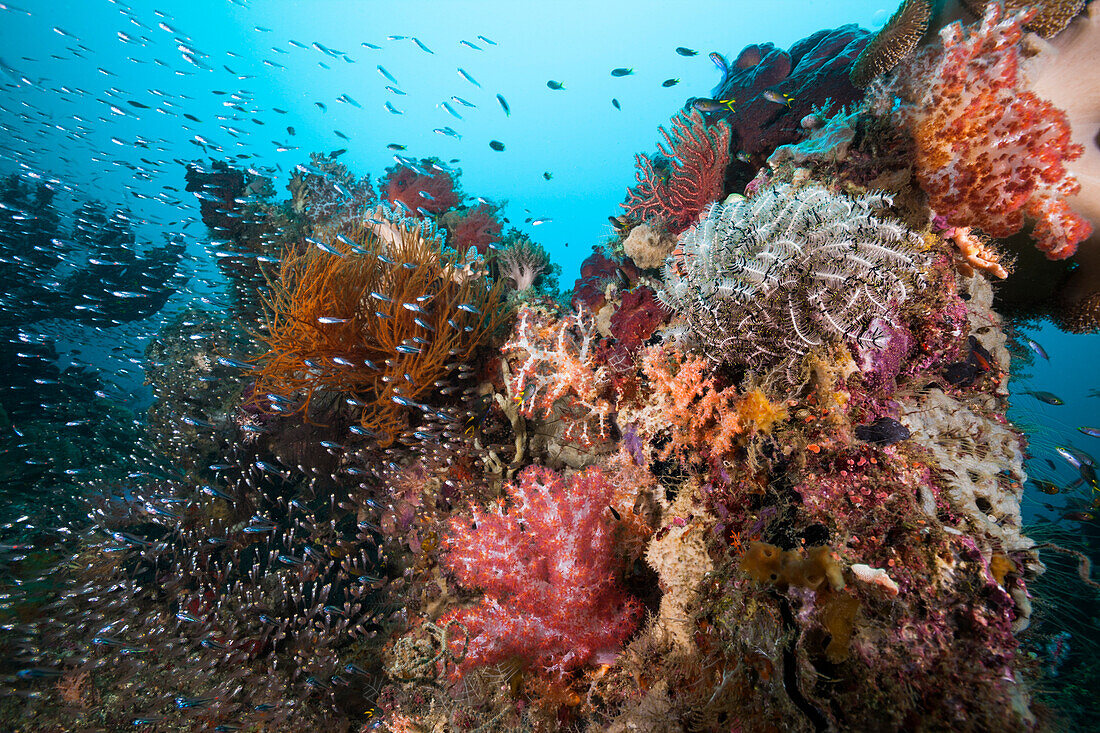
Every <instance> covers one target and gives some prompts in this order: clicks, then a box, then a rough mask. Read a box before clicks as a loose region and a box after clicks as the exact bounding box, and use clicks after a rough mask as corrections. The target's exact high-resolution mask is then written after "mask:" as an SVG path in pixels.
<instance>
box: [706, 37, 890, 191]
mask: <svg viewBox="0 0 1100 733" xmlns="http://www.w3.org/2000/svg"><path fill="white" fill-rule="evenodd" d="M869 39H870V34H869V33H868V32H867V31H865V30H863V29H862V28H859V27H858V26H856V25H854V24H849V25H844V26H841V27H840V28H835V29H832V30H821V31H818V32H816V33H814V34H812V35H810V36H808V37H806V38H803V39H802V40H800V41H798V42H796V43H795V44H794V45H792V46H791V47H790V49H789V50H787V51H784V50H782V49H778V48H776V47H775V46H774V45H772V44H770V43H764V44H754V45H751V46H746V47H745V49H744V50H742V51H741V53H740V54H739V55H738V56H737V58H736V60H734V62H733V63H731V64H729V66H728V68H727V71H726V74H725V76H724V78H723V79H722V81H721V82H720V83H719V85H718V87H717V88H716V89H715V90H714V93H713V95H712V96H713V97H715V98H716V99H729V100H733V102H731V105H732V109H731V110H730V111H728V112H726V111H722V112H715V113H709V114H708V115H707V117H708V119H725V120H726V121H728V122H729V124H730V127H731V128H732V130H733V134H732V144H733V147H734V149H739V150H742V151H744V152H745V153H748V154H749V155H752V156H754V157H756V156H762V157H767V156H768V155H770V154H771V153H772V151H773V150H775V149H776V148H777V147H779V146H780V145H783V144H786V143H791V142H795V141H797V140H799V139H800V138H801V137H802V135H803V133H804V130H803V128H802V126H801V124H800V123H801V120H802V119H803V118H804V117H805V116H806V115H808V114H810V113H812V112H814V110H815V109H817V108H821V107H824V106H826V105H835V106H839V105H846V104H851V103H852V102H855V101H856V100H858V99H859V98H860V92H859V90H858V89H857V88H856V87H855V86H853V85H852V82H851V81H849V80H848V69H849V68H850V67H851V65H852V61H853V60H854V59H855V58H856V56H857V55H858V54H859V53H860V51H862V50H863V47H864V46H865V45H866V44H867V42H868V40H869ZM768 90H771V91H772V92H776V93H779V94H781V95H784V97H783V98H784V99H787V100H789V102H788V104H786V105H784V104H777V103H775V102H773V101H771V100H770V99H769V98H768V97H770V96H772V95H771V94H769V95H767V96H765V94H764V92H765V91H768ZM753 172H755V171H753ZM752 175H753V173H749V174H748V177H750V178H751V176H752Z"/></svg>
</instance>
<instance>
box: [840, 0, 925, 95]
mask: <svg viewBox="0 0 1100 733" xmlns="http://www.w3.org/2000/svg"><path fill="white" fill-rule="evenodd" d="M931 16H932V6H931V4H930V3H929V2H928V0H902V3H901V6H900V7H899V8H898V9H897V12H895V13H894V14H893V15H892V16H891V17H890V20H888V21H886V25H884V26H883V27H882V29H881V30H879V32H878V33H876V34H875V37H874V38H872V39H871V41H870V43H868V44H867V45H866V46H864V48H863V50H862V51H861V52H860V54H859V56H857V57H856V60H855V62H854V63H853V64H852V69H851V71H849V72H848V77H849V78H850V79H851V80H852V84H854V85H856V86H857V87H865V86H867V85H868V84H870V83H871V80H872V79H874V78H875V77H876V76H878V75H879V74H883V73H885V72H887V71H890V69H893V68H894V67H895V66H897V65H898V63H899V62H900V61H901V60H902V59H904V58H905V57H907V56H908V55H909V54H911V53H912V52H913V50H914V49H915V48H916V47H917V43H918V42H920V40H921V38H922V37H923V36H924V32H925V31H926V30H927V29H928V21H929V19H930V18H931Z"/></svg>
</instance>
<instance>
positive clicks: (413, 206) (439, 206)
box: [382, 165, 461, 216]
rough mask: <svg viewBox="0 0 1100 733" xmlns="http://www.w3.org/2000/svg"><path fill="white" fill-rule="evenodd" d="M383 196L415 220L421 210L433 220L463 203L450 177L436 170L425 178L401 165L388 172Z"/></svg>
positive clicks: (448, 174)
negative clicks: (401, 206) (407, 211)
mask: <svg viewBox="0 0 1100 733" xmlns="http://www.w3.org/2000/svg"><path fill="white" fill-rule="evenodd" d="M425 194H427V195H425ZM382 196H383V197H384V198H385V199H386V200H387V201H389V202H390V203H393V204H396V203H397V202H401V203H402V204H404V205H405V206H407V207H408V208H409V213H410V215H412V216H416V215H417V214H418V213H420V210H421V209H423V210H424V211H426V212H428V213H429V214H431V215H433V216H434V215H437V214H441V213H443V212H444V211H446V210H447V209H451V208H454V207H455V206H457V205H458V202H459V201H460V200H461V198H460V196H459V194H458V192H456V191H455V182H454V179H453V178H451V174H450V173H447V172H446V171H441V170H437V169H432V173H431V174H430V175H423V174H421V173H417V172H415V171H412V170H410V169H408V168H406V167H405V166H400V165H395V166H392V167H390V168H387V169H386V176H385V178H383V179H382Z"/></svg>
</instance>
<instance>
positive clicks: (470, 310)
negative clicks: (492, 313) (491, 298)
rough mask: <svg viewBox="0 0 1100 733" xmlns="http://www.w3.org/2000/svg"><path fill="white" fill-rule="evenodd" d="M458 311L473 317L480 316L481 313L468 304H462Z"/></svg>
mask: <svg viewBox="0 0 1100 733" xmlns="http://www.w3.org/2000/svg"><path fill="white" fill-rule="evenodd" d="M458 309H459V310H460V311H466V312H467V313H473V314H474V315H475V316H480V315H481V311H480V310H478V309H477V307H476V306H473V305H471V304H469V303H462V304H461V305H459V306H458Z"/></svg>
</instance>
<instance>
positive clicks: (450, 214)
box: [439, 204, 503, 254]
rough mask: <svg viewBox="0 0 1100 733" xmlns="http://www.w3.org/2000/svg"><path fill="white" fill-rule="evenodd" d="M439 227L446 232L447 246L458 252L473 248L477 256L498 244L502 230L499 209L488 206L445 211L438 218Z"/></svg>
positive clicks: (480, 205)
mask: <svg viewBox="0 0 1100 733" xmlns="http://www.w3.org/2000/svg"><path fill="white" fill-rule="evenodd" d="M439 225H440V226H441V227H443V228H444V229H446V230H447V234H448V237H447V244H449V245H450V246H451V247H453V248H454V249H456V250H458V251H459V252H465V251H466V250H468V249H469V248H470V247H473V248H474V249H476V250H477V252H478V254H485V253H487V252H488V251H489V249H490V248H491V247H493V246H495V245H496V244H497V243H498V242H500V232H501V229H502V228H503V225H502V224H501V222H500V218H499V209H498V208H497V207H495V206H491V205H489V204H479V205H478V206H474V207H472V208H464V209H458V210H455V211H447V212H445V213H444V214H443V215H442V216H441V217H440V219H439Z"/></svg>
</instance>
